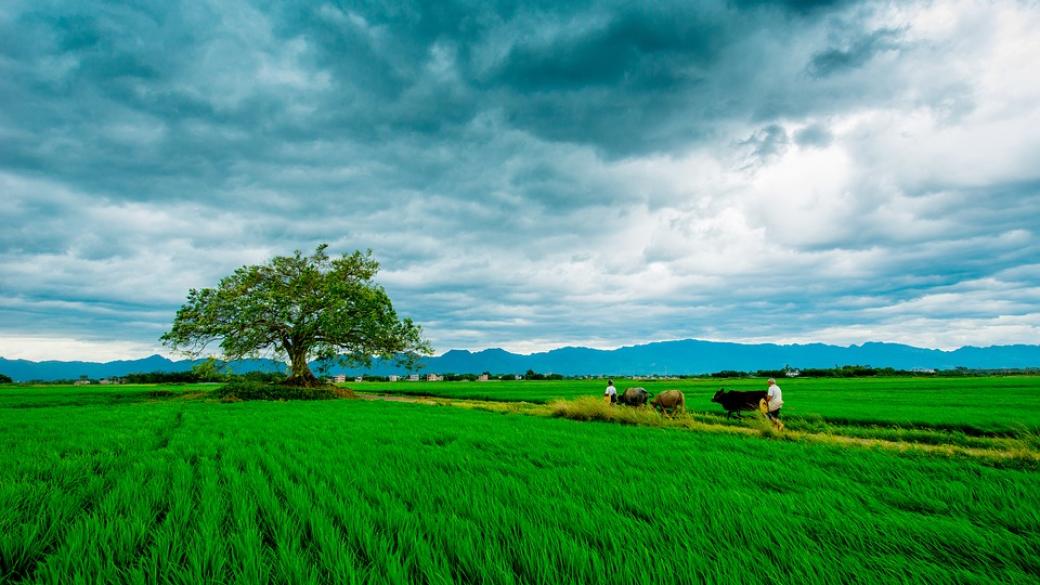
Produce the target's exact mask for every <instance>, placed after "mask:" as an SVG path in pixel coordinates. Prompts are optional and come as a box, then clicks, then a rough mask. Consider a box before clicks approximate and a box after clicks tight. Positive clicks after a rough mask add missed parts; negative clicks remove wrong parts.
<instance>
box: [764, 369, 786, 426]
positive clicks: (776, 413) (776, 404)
mask: <svg viewBox="0 0 1040 585" xmlns="http://www.w3.org/2000/svg"><path fill="white" fill-rule="evenodd" d="M766 384H768V385H769V389H768V390H766V417H768V418H769V420H770V421H771V422H772V423H773V426H774V427H776V428H777V430H779V431H782V430H784V423H783V421H781V420H780V407H782V406H783V405H784V398H783V393H782V392H781V391H780V387H779V386H777V385H776V380H775V379H773V378H770V379H769V380H768V381H766Z"/></svg>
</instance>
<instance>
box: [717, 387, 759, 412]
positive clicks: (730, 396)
mask: <svg viewBox="0 0 1040 585" xmlns="http://www.w3.org/2000/svg"><path fill="white" fill-rule="evenodd" d="M765 397H766V392H765V390H747V391H743V390H726V389H723V388H719V391H718V392H716V393H715V396H713V397H712V399H711V401H712V402H717V403H719V404H721V405H722V408H725V409H726V418H731V417H732V416H733V414H734V413H736V415H737V418H740V411H741V410H758V407H759V403H761V402H762V400H764V399H765Z"/></svg>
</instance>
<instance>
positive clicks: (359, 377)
mask: <svg viewBox="0 0 1040 585" xmlns="http://www.w3.org/2000/svg"><path fill="white" fill-rule="evenodd" d="M364 379H365V377H364V376H356V377H355V378H354V381H355V382H361V381H363V380H364Z"/></svg>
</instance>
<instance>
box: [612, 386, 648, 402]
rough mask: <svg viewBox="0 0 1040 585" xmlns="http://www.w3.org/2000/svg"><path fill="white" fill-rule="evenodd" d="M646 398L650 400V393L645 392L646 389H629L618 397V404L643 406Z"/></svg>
mask: <svg viewBox="0 0 1040 585" xmlns="http://www.w3.org/2000/svg"><path fill="white" fill-rule="evenodd" d="M648 398H650V393H649V392H647V391H646V388H629V389H627V390H625V392H624V393H623V394H622V395H621V396H618V404H624V405H626V406H643V405H644V404H646V401H647V399H648Z"/></svg>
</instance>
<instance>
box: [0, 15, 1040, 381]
mask: <svg viewBox="0 0 1040 585" xmlns="http://www.w3.org/2000/svg"><path fill="white" fill-rule="evenodd" d="M274 4H275V5H276V7H275V8H271V5H272V3H269V2H256V3H251V2H245V1H237V0H220V1H214V2H204V1H201V2H200V1H196V2H185V3H183V4H178V3H176V2H172V1H168V0H161V1H153V2H141V3H138V5H137V6H136V7H123V6H114V5H110V4H109V3H107V2H99V3H91V2H47V1H41V0H26V1H19V0H14V1H10V0H9V1H6V2H3V3H2V4H0V39H2V40H0V106H2V107H0V200H2V203H0V356H4V357H8V358H27V359H91V360H94V359H97V360H107V359H118V358H133V357H141V356H145V355H148V354H151V353H153V352H155V351H157V350H159V349H161V348H160V346H159V344H158V341H157V338H158V337H159V335H161V334H162V333H163V331H164V330H165V329H166V328H167V327H168V326H169V324H170V322H171V320H172V318H173V314H174V312H175V311H176V309H177V307H178V306H179V305H180V304H181V303H182V302H183V301H184V299H185V296H186V292H187V290H188V289H189V288H192V287H205V286H213V285H215V284H216V283H217V281H218V280H219V279H220V277H222V276H224V275H226V274H228V273H229V272H231V271H232V270H233V269H234V268H236V267H238V266H241V265H243V264H252V263H259V262H262V261H264V260H266V259H268V258H270V257H271V256H273V255H280V254H288V253H291V252H292V251H293V250H295V249H302V250H304V251H308V250H312V249H313V247H314V246H316V245H317V244H319V243H321V242H328V243H329V244H330V245H331V249H332V250H333V251H351V250H353V249H355V248H361V249H365V248H371V249H372V250H373V251H374V254H375V256H376V257H377V259H378V260H379V261H380V262H381V264H382V267H383V268H382V271H381V272H380V275H379V277H378V279H379V281H380V282H381V283H382V284H383V285H384V286H385V288H386V289H387V290H388V292H389V293H390V295H391V298H392V299H393V300H394V303H395V306H396V307H397V309H398V311H399V312H400V313H401V314H404V315H409V316H412V317H413V318H414V319H415V320H416V321H417V322H419V323H420V324H422V325H423V326H424V329H425V332H426V335H427V337H429V338H430V340H431V341H432V342H433V344H434V346H435V348H436V350H437V352H438V353H440V352H443V351H446V350H448V349H451V348H469V349H481V348H486V347H504V348H506V349H510V350H514V351H521V352H530V351H538V350H544V349H548V348H552V347H557V346H561V345H586V346H592V347H603V348H611V347H617V346H621V345H627V344H633V343H640V342H645V341H652V340H664V339H678V338H689V337H694V338H702V339H716V340H730V341H775V342H784V343H786V342H807V341H822V342H829V343H838V344H843V345H847V344H850V343H861V342H864V341H869V340H878V341H893V342H903V343H910V344H915V345H920V346H927V347H940V348H954V347H959V346H962V345H992V344H1009V343H1036V342H1037V340H1038V339H1040V239H1038V237H1040V219H1038V217H1040V66H1038V64H1037V63H1038V60H1040V34H1037V32H1036V31H1037V30H1040V6H1038V5H1037V4H1036V3H1035V2H1023V3H1015V2H983V3H974V2H963V3H961V2H925V3H912V2H895V3H891V4H888V3H883V2H867V3H855V2H840V1H838V2H820V3H817V4H810V3H805V2H790V3H785V2H751V1H728V2H711V1H708V2H702V3H698V4H699V5H698V6H696V7H693V6H691V4H693V3H689V2H676V3H669V2H661V3H633V2H619V3H616V4H609V3H597V4H587V3H580V4H574V5H570V6H566V7H564V6H562V3H559V2H545V3H543V4H538V3H524V4H513V3H502V4H500V5H493V3H491V2H483V1H480V2H469V3H461V4H452V3H450V2H430V3H428V5H424V4H416V5H409V4H407V3H404V2H390V3H386V5H383V4H381V3H377V2H372V3H369V2H363V3H360V2H359V3H352V2H335V3H326V4H321V3H318V2H303V3H298V4H293V3H286V4H282V3H274Z"/></svg>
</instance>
